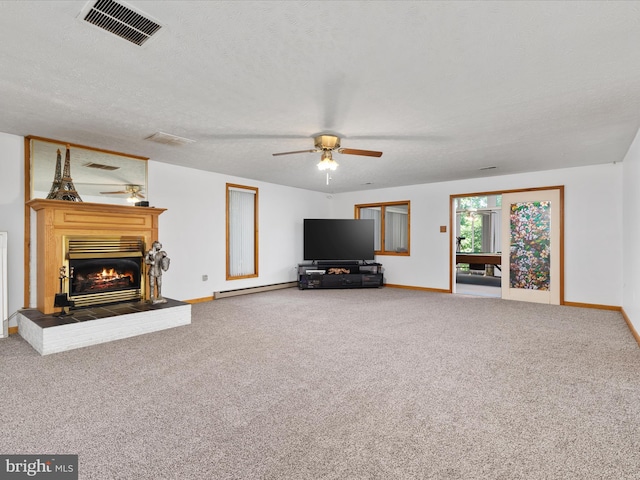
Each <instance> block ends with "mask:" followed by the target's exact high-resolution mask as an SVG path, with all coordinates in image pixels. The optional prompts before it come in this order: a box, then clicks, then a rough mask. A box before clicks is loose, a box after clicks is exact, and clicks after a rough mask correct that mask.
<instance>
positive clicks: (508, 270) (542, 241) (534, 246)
mask: <svg viewBox="0 0 640 480" xmlns="http://www.w3.org/2000/svg"><path fill="white" fill-rule="evenodd" d="M450 212H451V215H450V221H451V229H450V231H451V232H452V234H451V243H450V249H451V252H452V254H451V265H450V269H451V275H450V287H451V292H452V293H459V294H467V295H482V296H492V297H498V298H503V299H508V300H520V301H528V302H538V303H549V304H554V305H562V304H563V303H564V247H563V243H564V218H563V212H564V187H563V186H557V187H541V188H530V189H521V190H509V191H503V192H483V193H471V194H460V195H451V197H450Z"/></svg>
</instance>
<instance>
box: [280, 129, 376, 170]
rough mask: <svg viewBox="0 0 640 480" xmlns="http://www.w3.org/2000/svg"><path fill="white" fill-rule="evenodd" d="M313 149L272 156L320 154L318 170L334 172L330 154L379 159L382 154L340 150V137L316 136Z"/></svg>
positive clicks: (347, 149)
mask: <svg viewBox="0 0 640 480" xmlns="http://www.w3.org/2000/svg"><path fill="white" fill-rule="evenodd" d="M314 144H315V147H316V148H314V149H312V150H296V151H295V152H281V153H274V154H273V156H274V157H275V156H278V155H291V154H293V153H315V152H322V157H320V163H318V169H320V170H335V169H336V168H337V167H338V162H336V161H335V160H334V159H333V157H332V156H331V152H338V153H342V154H345V155H364V156H366V157H381V156H382V152H375V151H373V150H358V149H355V148H340V137H336V136H335V135H318V136H316V137H315V138H314Z"/></svg>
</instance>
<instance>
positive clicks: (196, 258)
mask: <svg viewBox="0 0 640 480" xmlns="http://www.w3.org/2000/svg"><path fill="white" fill-rule="evenodd" d="M227 182H228V183H235V184H240V185H246V186H251V187H257V188H258V189H259V192H258V202H259V205H258V209H259V211H258V221H259V225H258V238H259V254H258V255H259V256H258V261H259V265H258V272H259V276H258V277H255V278H247V279H240V280H232V281H227V280H226V257H225V255H226V243H225V193H226V183H227ZM149 201H150V204H151V205H153V206H156V207H161V208H167V211H166V212H164V213H163V214H162V215H160V229H159V231H160V239H159V240H160V241H161V242H162V244H163V248H164V250H166V251H167V254H168V255H169V257H170V258H171V267H170V269H169V271H168V272H167V273H166V274H164V276H163V288H162V293H163V295H165V296H167V297H170V298H176V299H179V300H186V299H196V298H203V297H210V296H212V295H213V292H216V291H225V290H235V289H239V288H247V287H253V286H260V285H270V284H274V283H283V282H290V281H294V280H296V278H297V276H296V275H297V269H295V268H294V267H296V266H297V264H298V263H299V262H301V261H302V223H303V222H302V220H303V219H304V218H309V217H313V218H318V217H320V218H321V217H326V216H327V215H328V211H329V203H328V202H329V200H327V198H326V197H325V195H324V194H321V193H318V192H310V191H306V190H301V189H297V188H290V187H283V186H279V185H273V184H269V183H263V182H256V181H253V180H247V179H242V178H237V177H229V176H225V175H220V174H217V173H210V172H202V171H199V170H193V169H189V168H183V167H176V166H173V165H167V164H164V163H160V162H153V161H150V162H149ZM203 275H208V277H209V280H208V281H206V282H204V281H202V276H203Z"/></svg>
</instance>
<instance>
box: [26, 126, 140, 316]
mask: <svg viewBox="0 0 640 480" xmlns="http://www.w3.org/2000/svg"><path fill="white" fill-rule="evenodd" d="M33 142H38V144H41V143H46V144H47V146H50V147H51V148H52V151H54V152H55V150H56V149H58V148H59V149H60V151H61V154H62V165H63V166H64V160H65V150H66V148H67V147H68V148H69V149H70V152H71V177H72V179H73V182H74V186H75V187H76V189H77V190H78V193H79V195H80V197H82V196H83V190H84V191H85V192H89V193H90V194H89V195H86V196H85V197H86V198H83V201H85V202H91V203H98V204H99V203H109V204H114V203H115V204H121V205H127V202H126V198H127V196H128V195H126V194H122V195H120V197H119V198H118V197H111V196H109V197H105V200H107V199H108V201H101V199H100V198H99V196H97V195H96V193H95V192H96V191H97V190H96V189H102V188H103V187H104V188H105V189H109V190H114V191H116V189H124V188H123V187H125V186H126V185H128V184H135V185H139V186H140V191H141V192H143V194H144V196H145V197H147V191H148V188H147V187H148V181H147V180H148V169H147V161H148V160H149V159H148V157H142V156H138V155H130V154H126V153H121V152H115V151H111V150H105V149H101V148H95V147H89V146H86V145H79V144H76V143H71V142H64V141H60V140H54V139H50V138H44V137H38V136H34V135H28V136H26V137H24V157H25V161H24V165H25V175H24V182H25V183H24V197H25V198H24V201H25V205H24V308H29V303H30V297H31V207H30V206H29V205H28V202H29V201H31V200H33V199H35V198H46V196H47V193H44V194H43V195H37V196H34V193H33V192H34V175H38V177H39V178H40V177H42V176H46V175H47V173H46V172H45V173H42V172H36V169H41V168H43V165H44V168H46V169H47V171H48V175H49V176H50V182H51V183H50V184H49V185H48V186H47V188H46V192H48V190H49V189H50V187H51V184H52V183H53V180H54V175H55V163H56V158H55V157H53V158H50V157H49V156H48V157H47V159H46V161H44V162H42V161H41V160H42V159H39V158H34V155H33V152H34V151H36V150H37V149H36V148H33V146H34V143H33ZM74 150H75V151H76V152H75V153H76V154H77V153H80V154H81V155H75V157H76V158H77V157H78V156H79V157H81V158H82V159H83V161H85V162H86V161H87V159H89V160H91V158H92V157H95V158H96V159H99V162H96V163H101V164H106V165H119V166H120V167H125V170H128V171H129V172H131V171H135V172H138V173H137V174H136V175H135V178H129V179H122V181H120V182H116V181H115V179H118V177H117V176H116V175H114V174H111V175H109V170H102V169H99V168H94V169H92V174H91V175H90V176H89V177H88V178H90V179H98V180H103V181H104V183H100V182H99V181H98V182H91V183H95V185H94V186H93V190H91V188H86V189H85V188H83V187H82V185H81V184H82V183H84V182H82V181H81V180H83V176H82V174H81V165H80V164H79V163H78V162H75V163H76V164H75V165H74ZM78 150H79V151H80V152H78ZM105 160H106V161H105ZM127 167H129V168H127ZM76 178H77V179H79V180H76ZM76 181H78V184H76ZM41 191H42V190H41ZM98 195H100V194H99V193H98ZM119 200H121V201H119ZM129 205H131V204H130V203H129Z"/></svg>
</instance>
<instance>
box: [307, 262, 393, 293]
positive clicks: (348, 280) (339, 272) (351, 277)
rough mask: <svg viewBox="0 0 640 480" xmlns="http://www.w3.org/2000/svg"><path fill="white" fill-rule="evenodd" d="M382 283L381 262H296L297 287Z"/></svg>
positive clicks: (353, 286)
mask: <svg viewBox="0 0 640 480" xmlns="http://www.w3.org/2000/svg"><path fill="white" fill-rule="evenodd" d="M382 285H383V274H382V264H381V263H363V262H359V261H345V262H341V261H337V262H333V261H331V262H326V261H316V262H313V263H300V264H298V288H299V289H300V290H307V289H315V288H377V287H381V286H382Z"/></svg>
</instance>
